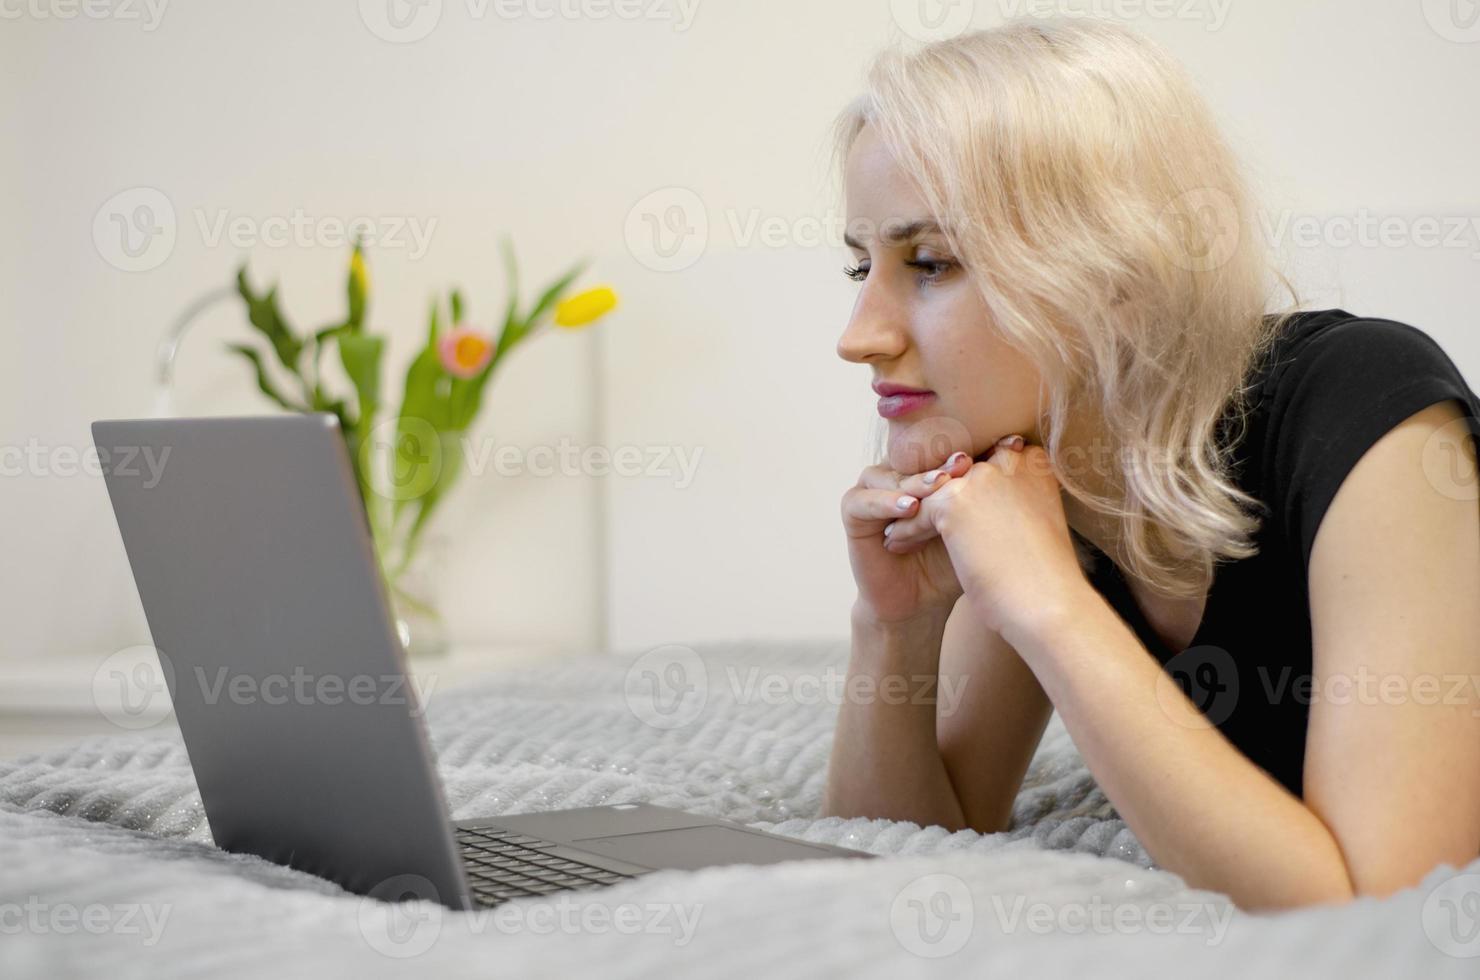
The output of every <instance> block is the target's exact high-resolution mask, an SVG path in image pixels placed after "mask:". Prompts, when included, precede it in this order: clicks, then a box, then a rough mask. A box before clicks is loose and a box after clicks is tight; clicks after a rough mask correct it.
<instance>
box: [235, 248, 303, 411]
mask: <svg viewBox="0 0 1480 980" xmlns="http://www.w3.org/2000/svg"><path fill="white" fill-rule="evenodd" d="M236 290H237V292H238V293H240V294H241V297H242V299H243V300H244V301H245V302H246V304H247V320H248V321H249V322H250V323H251V324H252V326H254V327H256V328H257V330H258V332H260V333H261V334H262V335H263V336H264V337H266V338H267V341H268V343H270V344H271V345H272V349H273V352H274V353H275V354H277V359H278V361H279V362H280V363H281V364H282V365H283V367H285V368H287V369H288V370H289V371H292V372H293V374H294V376H295V377H297V378H298V379H299V381H300V382H302V381H303V376H302V374H300V373H299V370H298V355H299V354H301V353H302V352H303V342H302V341H301V340H299V339H298V337H297V336H296V335H295V334H294V333H293V330H292V328H290V327H289V326H288V324H287V322H286V321H285V320H284V319H283V315H282V313H281V312H279V311H278V304H277V287H276V286H274V287H273V288H271V289H269V290H268V291H267V292H266V293H264V294H262V295H257V294H254V293H253V292H252V287H251V285H250V284H249V283H248V282H247V267H246V266H242V267H241V269H240V270H238V272H237V274H236ZM305 387H306V385H305Z"/></svg>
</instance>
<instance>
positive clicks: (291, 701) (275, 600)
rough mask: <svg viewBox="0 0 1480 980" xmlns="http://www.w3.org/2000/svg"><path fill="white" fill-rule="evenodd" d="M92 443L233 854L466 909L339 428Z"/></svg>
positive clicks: (224, 431)
mask: <svg viewBox="0 0 1480 980" xmlns="http://www.w3.org/2000/svg"><path fill="white" fill-rule="evenodd" d="M92 432H93V441H94V442H95V443H96V445H97V447H98V450H99V455H100V458H101V459H102V460H103V461H104V464H103V469H104V478H105V480H106V483H107V487H108V494H109V497H110V498H111V499H112V502H113V511H114V514H115V515H116V517H117V519H118V527H119V530H120V532H121V533H122V535H123V543H124V547H125V549H126V550H127V552H128V559H129V564H130V565H131V566H132V568H133V574H134V582H135V584H136V585H137V586H138V590H139V597H140V598H141V599H142V600H143V604H144V612H145V616H146V617H147V619H148V623H149V630H150V632H151V633H152V634H153V639H154V646H155V648H156V649H157V650H158V651H159V652H160V654H161V663H162V664H163V665H164V666H165V674H166V677H167V678H168V679H169V689H170V695H171V697H172V698H173V701H174V707H175V715H176V718H177V719H178V721H179V724H180V730H181V733H182V734H183V736H184V739H185V746H186V750H187V752H188V753H189V756H190V764H191V767H192V768H193V769H194V771H195V778H196V781H197V783H198V784H199V786H200V795H201V801H202V803H203V805H204V807H205V811H206V816H207V818H208V820H209V822H210V827H211V833H212V836H213V837H214V838H215V841H216V843H217V845H218V846H220V847H221V848H223V849H225V850H228V851H238V852H246V853H252V854H258V855H261V856H262V857H265V858H268V859H270V860H272V861H276V862H278V863H281V864H288V865H291V866H293V867H296V868H300V869H303V870H305V871H309V872H312V873H314V874H316V875H319V876H321V877H325V878H329V879H331V880H333V881H337V882H339V883H340V884H342V885H344V886H345V887H346V888H348V889H350V890H352V891H356V892H361V893H366V892H376V893H379V891H380V890H382V889H383V888H384V887H385V883H386V882H401V881H402V880H403V879H402V876H408V875H409V876H420V877H421V878H424V879H426V881H427V882H428V883H429V884H430V885H431V887H432V888H434V889H435V890H436V893H437V894H438V895H439V897H440V898H441V900H442V901H444V902H447V903H448V904H453V905H455V906H461V907H466V905H467V900H466V897H465V896H466V888H465V881H464V878H463V875H462V871H461V864H460V862H459V859H458V855H457V851H456V846H455V844H454V841H453V838H452V832H451V826H450V822H449V819H448V815H447V810H446V805H445V803H444V801H443V796H442V790H441V785H440V782H439V780H438V778H437V775H436V770H435V767H434V762H433V757H432V753H431V749H430V746H429V744H428V740H427V737H426V732H425V729H424V726H423V723H422V720H421V714H420V706H419V705H418V704H417V700H416V697H415V694H414V692H413V691H412V689H411V685H410V684H408V683H407V682H406V677H405V670H404V652H403V650H402V648H401V645H400V642H399V640H398V639H397V637H396V634H395V631H394V627H393V623H392V619H391V614H390V609H389V605H388V603H387V601H386V595H385V589H384V585H383V583H382V581H381V578H380V573H379V569H378V565H377V562H376V560H375V555H374V547H373V544H372V540H371V537H370V533H369V529H368V526H367V523H366V518H365V512H364V508H363V506H362V505H361V503H360V501H359V498H358V493H357V491H356V488H355V483H354V476H353V473H352V471H351V469H350V465H349V459H348V456H347V454H346V452H345V448H344V443H343V439H342V438H341V435H340V432H339V429H338V425H337V420H336V419H335V418H334V417H333V416H331V415H278V416H270V417H260V418H258V417H250V418H209V419H155V420H139V421H100V422H95V423H93V426H92ZM145 452H148V453H151V454H152V456H150V457H144V456H143V455H142V454H143V453H145ZM141 458H149V459H151V460H152V462H153V465H152V466H142V465H139V462H138V461H139V460H140V459H141ZM394 887H399V885H397V886H394ZM385 897H396V896H394V895H386V896H385Z"/></svg>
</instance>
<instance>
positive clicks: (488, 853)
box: [456, 827, 632, 906]
mask: <svg viewBox="0 0 1480 980" xmlns="http://www.w3.org/2000/svg"><path fill="white" fill-rule="evenodd" d="M456 832H457V845H458V850H460V851H461V852H462V859H463V867H464V868H465V869H466V871H467V874H468V884H469V885H470V887H471V888H472V889H473V897H474V898H475V899H477V901H478V904H480V905H485V906H494V905H498V904H499V903H500V902H507V901H508V900H509V899H511V898H525V897H528V896H530V895H548V894H550V893H551V892H559V891H566V890H567V889H571V888H592V887H596V886H600V885H612V884H615V883H617V882H619V881H623V880H625V879H627V878H630V877H632V876H631V875H624V874H620V873H619V872H616V871H608V870H606V869H605V868H598V867H595V866H593V865H590V864H582V863H580V862H579V861H571V860H568V859H566V858H562V857H556V856H555V855H553V854H549V853H547V851H548V850H549V849H550V848H552V847H556V846H557V845H556V844H554V843H552V842H550V841H543V840H540V839H539V838H537V837H526V836H524V835H523V834H516V833H514V832H513V831H509V830H496V829H493V828H489V829H479V830H470V829H468V828H465V827H458V828H456Z"/></svg>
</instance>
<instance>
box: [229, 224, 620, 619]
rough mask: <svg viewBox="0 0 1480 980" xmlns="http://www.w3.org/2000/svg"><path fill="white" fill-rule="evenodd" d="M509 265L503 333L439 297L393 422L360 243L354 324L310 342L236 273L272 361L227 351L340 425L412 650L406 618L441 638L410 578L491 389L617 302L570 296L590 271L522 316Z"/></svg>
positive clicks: (265, 389) (350, 308) (454, 297)
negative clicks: (526, 347) (551, 341)
mask: <svg viewBox="0 0 1480 980" xmlns="http://www.w3.org/2000/svg"><path fill="white" fill-rule="evenodd" d="M503 256H504V263H505V275H506V277H507V280H508V294H509V298H508V302H507V305H506V306H505V309H504V317H503V324H502V326H501V327H500V328H499V330H498V331H497V332H496V333H488V332H484V331H483V330H480V329H479V328H477V327H475V326H472V325H471V324H469V323H468V322H467V321H466V320H465V319H464V308H463V299H462V294H461V293H460V292H459V291H458V290H457V289H452V290H450V291H449V292H448V294H447V296H446V300H445V303H444V301H443V300H442V298H441V297H435V298H433V300H432V302H431V306H430V312H429V316H428V320H429V326H428V330H427V334H426V340H425V342H424V343H423V344H422V345H421V347H420V349H419V350H418V351H417V353H416V356H415V357H413V358H412V360H411V363H410V365H409V366H408V367H407V369H406V379H405V385H404V387H403V389H402V394H401V404H400V407H399V409H397V410H396V411H395V412H392V413H389V414H386V415H384V417H382V412H381V409H382V407H383V404H382V388H381V362H382V360H383V359H384V354H385V346H386V338H385V336H384V335H382V334H378V333H374V332H372V331H370V330H368V329H366V326H365V321H366V316H367V313H368V310H369V303H370V280H369V276H368V274H367V271H366V267H365V256H364V252H363V250H362V249H361V247H360V246H359V245H358V244H357V245H356V246H355V248H354V251H353V253H352V254H351V256H350V261H349V270H348V274H347V276H346V282H345V299H346V313H345V316H344V319H343V320H340V321H337V322H334V323H330V324H328V325H326V326H324V327H322V328H320V329H319V330H316V331H314V332H313V333H308V334H300V333H298V332H297V331H295V330H294V329H293V328H292V327H291V326H289V324H288V321H287V320H286V319H285V317H284V316H283V313H282V310H281V308H280V306H279V304H278V296H277V287H276V286H273V287H271V288H269V289H267V290H266V291H265V292H257V291H254V290H253V288H252V286H251V283H250V282H249V281H248V279H247V270H246V267H245V266H243V267H242V268H241V269H240V270H239V271H238V272H237V277H236V285H237V292H238V293H239V294H240V296H241V298H242V300H243V302H244V303H245V304H246V313H247V320H248V322H249V323H250V324H251V326H252V327H253V328H254V329H255V330H256V332H257V333H258V334H259V335H260V338H261V340H262V341H265V345H266V350H265V351H264V349H263V347H262V346H261V344H260V343H259V344H245V343H236V344H231V345H229V347H230V349H231V350H232V351H234V352H235V353H236V354H238V355H239V356H241V357H242V358H243V359H244V360H245V361H246V362H247V363H248V365H249V366H250V368H251V370H252V372H253V375H254V376H255V378H256V382H257V387H258V389H260V390H261V392H262V393H263V394H264V395H266V396H267V397H268V398H269V399H271V400H272V401H273V402H274V403H276V404H277V405H279V406H281V407H282V408H285V409H288V410H290V411H296V412H328V413H331V414H333V415H334V416H336V417H337V418H338V420H339V428H340V432H341V433H343V436H344V439H345V442H346V444H347V448H348V449H349V458H350V460H351V462H352V464H353V466H354V471H355V478H356V482H357V485H358V487H359V490H360V497H361V499H362V500H363V502H364V504H365V512H366V515H367V517H368V518H369V522H370V528H371V532H372V535H373V536H374V539H375V545H376V551H377V553H378V554H379V556H380V561H381V566H382V569H383V571H384V573H385V579H386V582H387V584H388V585H389V587H390V589H391V594H392V598H393V600H394V601H395V602H396V603H397V607H398V619H399V620H400V622H398V626H400V628H401V632H402V639H403V641H406V642H407V645H408V647H409V646H410V645H411V644H410V641H409V638H408V635H407V634H408V627H407V625H406V617H405V616H404V615H403V614H404V613H406V612H410V613H413V614H415V615H416V616H417V617H419V618H421V619H422V620H424V621H430V623H431V625H432V626H433V627H434V630H433V631H434V632H438V633H439V632H440V621H439V620H440V617H439V616H438V615H437V612H436V607H435V604H434V603H433V602H432V601H431V599H430V597H427V596H425V595H422V596H418V595H414V594H413V590H412V589H409V588H407V587H406V586H405V583H404V582H403V578H404V576H405V574H406V572H407V570H408V569H409V568H410V566H411V565H412V562H413V560H414V559H415V557H416V555H417V552H418V545H419V543H420V542H421V540H422V536H423V534H424V532H425V530H426V527H427V524H428V521H429V520H430V519H431V517H432V515H433V514H434V513H435V512H436V510H437V507H438V504H439V503H441V501H442V500H444V499H445V498H446V496H447V492H448V490H449V489H450V488H451V487H452V485H453V483H454V482H455V481H456V479H457V476H458V474H459V472H460V471H461V469H462V464H463V453H462V445H463V442H462V440H463V437H464V434H465V433H466V432H467V430H468V428H469V426H471V425H472V423H473V421H474V420H475V419H476V418H477V416H478V410H479V408H480V407H481V405H482V400H483V392H484V390H485V389H486V388H487V386H488V379H489V378H490V377H491V376H492V375H493V372H494V370H495V368H497V367H498V365H499V364H500V363H501V362H502V361H503V359H504V358H506V357H507V356H508V355H509V352H510V351H512V350H513V349H514V348H515V347H517V346H518V345H519V344H521V343H523V342H524V341H526V340H528V339H529V338H530V337H532V336H534V335H535V334H536V333H538V332H539V330H540V327H542V326H543V325H544V324H545V323H546V322H547V321H549V322H553V323H554V324H555V326H557V327H560V328H564V329H571V330H574V329H578V328H581V327H584V326H587V325H589V324H591V323H594V322H595V321H597V320H599V319H600V318H601V317H603V316H605V315H606V314H607V313H608V312H610V311H611V310H612V309H613V308H614V307H615V306H616V303H617V297H616V293H615V292H613V291H612V289H611V288H610V287H608V286H599V287H596V288H594V289H587V290H585V291H583V292H578V293H575V294H573V295H567V293H568V292H569V290H570V288H571V286H572V284H573V283H574V282H575V280H576V278H577V277H578V276H579V275H580V274H581V272H582V271H583V270H584V268H585V263H584V262H581V263H577V264H576V266H575V267H574V268H572V269H570V270H569V271H568V272H566V273H565V274H564V275H562V276H560V277H559V278H558V279H556V280H555V281H554V282H552V283H550V284H549V285H548V286H547V287H546V288H545V289H544V290H543V291H542V292H541V293H540V294H539V295H538V297H537V298H535V300H534V302H533V304H532V305H530V306H529V307H528V308H527V309H524V308H522V306H521V303H520V297H519V290H518V267H517V264H516V262H515V259H514V252H513V248H512V246H511V245H510V243H509V242H508V241H507V240H505V242H504V244H503ZM328 348H333V350H334V355H333V356H337V358H338V362H339V365H340V367H341V368H343V373H344V376H345V378H347V379H348V382H349V386H350V387H351V388H352V389H353V391H352V392H348V393H345V394H339V393H336V392H335V391H334V390H333V386H332V385H331V384H328V383H326V378H325V376H324V373H323V370H322V368H323V365H324V361H325V353H326V350H327V349H328ZM269 364H271V367H269ZM279 378H282V379H283V380H282V381H280V380H278V379H279Z"/></svg>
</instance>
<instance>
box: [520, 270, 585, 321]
mask: <svg viewBox="0 0 1480 980" xmlns="http://www.w3.org/2000/svg"><path fill="white" fill-rule="evenodd" d="M588 264H589V262H588V261H587V260H586V259H582V260H581V261H579V262H577V263H576V264H575V267H574V268H572V269H571V270H570V271H569V272H567V273H566V274H565V275H563V276H561V277H560V278H559V279H556V280H555V281H554V282H553V283H552V284H551V285H550V288H549V289H546V290H545V292H544V295H542V296H541V297H540V298H539V301H538V302H537V303H535V304H534V309H533V310H530V311H529V316H528V317H526V318H525V321H524V323H525V326H526V327H528V328H532V327H534V325H535V324H537V323H538V322H539V320H540V317H542V316H544V315H545V314H546V313H547V312H549V310H550V307H552V306H554V305H555V301H556V300H558V299H559V298H560V294H561V293H563V292H565V291H566V290H567V289H569V288H570V284H571V283H573V282H575V281H576V276H579V275H580V274H581V273H582V272H584V271H586V266H587V265H588Z"/></svg>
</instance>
